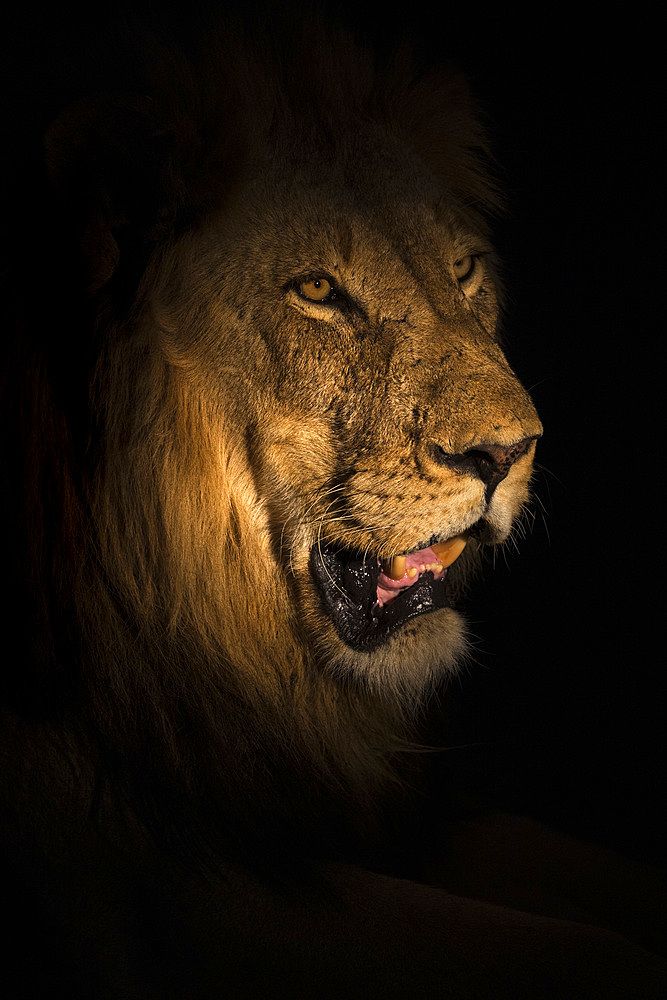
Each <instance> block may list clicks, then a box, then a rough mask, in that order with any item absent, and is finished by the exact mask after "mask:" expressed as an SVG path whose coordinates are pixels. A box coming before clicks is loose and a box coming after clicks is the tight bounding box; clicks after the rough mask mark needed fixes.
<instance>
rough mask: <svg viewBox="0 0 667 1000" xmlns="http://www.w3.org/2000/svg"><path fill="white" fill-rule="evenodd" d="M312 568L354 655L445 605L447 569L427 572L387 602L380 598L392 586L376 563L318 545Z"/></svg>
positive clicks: (327, 607) (341, 635) (326, 605)
mask: <svg viewBox="0 0 667 1000" xmlns="http://www.w3.org/2000/svg"><path fill="white" fill-rule="evenodd" d="M310 565H311V572H312V574H313V578H314V580H315V582H316V584H317V587H318V590H319V593H320V597H321V600H322V605H323V610H324V611H325V613H326V615H327V617H328V618H330V620H331V622H332V623H333V625H334V628H335V629H336V632H337V633H338V636H339V638H340V639H342V640H343V642H345V643H346V644H347V645H348V646H350V647H351V648H352V649H355V650H359V651H366V652H370V651H371V650H373V649H375V648H377V647H378V646H380V645H382V644H383V643H385V642H386V641H387V640H388V639H389V638H390V637H391V636H392V635H393V634H394V633H395V632H396V631H397V630H398V629H399V628H400V627H401V626H402V625H404V624H405V623H406V622H408V621H410V620H411V619H412V618H416V617H417V616H419V615H423V614H426V613H428V612H429V611H435V610H437V609H438V608H443V607H445V606H446V605H447V600H446V587H445V577H446V576H447V570H445V569H443V570H441V571H440V572H438V571H436V572H435V573H434V572H433V571H432V570H425V571H424V572H423V573H420V574H419V576H418V577H417V578H416V579H415V582H414V583H411V584H410V585H409V586H406V585H403V586H402V587H396V588H395V591H394V590H393V589H392V591H391V593H389V591H387V597H388V600H387V601H384V602H383V601H378V596H379V595H380V594H382V593H383V588H384V587H387V585H388V583H389V581H388V580H387V579H386V578H384V576H383V575H382V574H381V567H380V564H379V562H378V560H377V559H374V558H372V557H371V558H368V557H364V556H363V554H361V553H356V552H350V551H349V550H344V549H337V548H335V547H334V546H326V545H316V546H314V547H313V549H312V551H311V556H310ZM379 578H380V586H378V580H379Z"/></svg>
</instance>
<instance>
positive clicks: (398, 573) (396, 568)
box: [382, 556, 405, 580]
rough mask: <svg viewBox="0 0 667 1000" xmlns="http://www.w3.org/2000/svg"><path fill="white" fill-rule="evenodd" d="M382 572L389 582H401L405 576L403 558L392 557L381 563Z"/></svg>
mask: <svg viewBox="0 0 667 1000" xmlns="http://www.w3.org/2000/svg"><path fill="white" fill-rule="evenodd" d="M382 572H383V573H384V575H385V576H388V577H389V578H390V579H391V580H402V579H403V577H404V576H405V556H394V557H393V558H392V559H384V560H383V561H382Z"/></svg>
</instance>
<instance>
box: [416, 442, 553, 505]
mask: <svg viewBox="0 0 667 1000" xmlns="http://www.w3.org/2000/svg"><path fill="white" fill-rule="evenodd" d="M539 436H540V435H539V434H532V435H531V436H530V437H524V438H521V440H520V441H516V442H514V443H513V444H509V445H504V444H496V443H488V442H486V441H483V442H479V443H476V444H475V446H474V447H473V448H467V449H466V450H465V451H462V452H456V453H454V452H448V451H446V450H445V449H444V448H443V447H441V445H439V444H431V446H430V449H429V451H430V457H431V459H432V460H433V461H434V462H435V463H436V465H444V466H447V467H448V468H450V469H452V470H453V471H455V472H461V473H468V474H469V475H473V476H477V477H478V478H479V479H481V480H482V482H483V483H484V485H485V486H486V495H487V500H488V499H490V498H491V495H492V493H493V491H494V490H495V488H496V486H497V485H498V483H501V482H502V481H503V479H504V478H505V476H506V475H507V473H508V472H509V471H510V469H511V468H512V466H513V465H514V463H515V462H516V461H517V460H518V459H519V458H521V456H522V455H525V454H526V452H527V451H528V449H529V448H530V446H531V444H532V443H533V441H536V440H537V438H538V437H539Z"/></svg>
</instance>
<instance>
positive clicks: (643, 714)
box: [406, 5, 667, 863]
mask: <svg viewBox="0 0 667 1000" xmlns="http://www.w3.org/2000/svg"><path fill="white" fill-rule="evenodd" d="M624 9H625V13H624V14H623V15H621V14H620V13H619V14H618V15H614V14H613V12H612V13H611V14H609V13H608V12H606V13H605V14H604V16H601V17H596V18H595V19H594V20H592V19H591V10H592V8H589V9H587V8H586V6H585V5H581V6H580V7H579V8H578V9H577V10H572V11H570V12H568V11H567V9H566V8H562V7H561V8H559V9H558V11H556V10H554V9H552V8H550V7H549V5H547V6H546V7H542V6H540V7H539V8H537V7H536V8H535V10H536V11H538V10H539V13H536V14H535V15H534V16H532V17H531V16H529V11H530V10H531V8H529V7H527V6H525V5H521V6H520V11H522V12H523V14H520V13H519V12H518V11H517V12H514V11H512V10H511V9H510V10H509V12H508V10H507V9H506V8H505V9H503V7H502V6H501V5H498V6H497V7H495V8H488V7H487V8H480V7H474V6H471V7H468V8H467V9H466V10H460V9H458V10H457V11H456V12H455V13H453V14H452V12H451V11H450V12H449V13H447V14H446V13H445V10H446V8H444V7H442V6H441V7H436V8H432V10H431V13H430V14H426V13H425V11H420V10H419V8H418V7H417V8H415V7H414V5H411V10H414V12H415V13H414V18H413V19H411V27H409V28H407V29H406V30H408V31H410V32H412V33H413V34H414V36H415V38H416V40H417V44H418V46H420V47H421V48H422V50H423V51H424V52H427V53H428V54H429V55H434V54H435V53H438V52H442V53H443V54H444V55H451V57H453V59H454V60H455V61H456V62H458V63H459V65H461V67H462V68H464V69H465V70H466V71H467V73H468V76H469V78H470V81H471V85H472V88H473V91H474V92H475V94H476V95H477V96H478V98H479V99H480V100H481V102H482V105H483V107H484V110H485V113H486V117H487V120H488V123H489V128H490V131H491V134H492V138H493V146H494V150H495V152H496V154H497V157H498V160H499V163H500V166H501V171H502V172H501V177H502V180H503V183H504V186H505V189H506V191H507V193H508V201H509V211H508V213H507V215H506V217H505V218H503V219H502V220H501V221H500V222H499V223H498V225H497V226H496V227H495V230H496V244H497V246H498V248H499V250H500V252H501V255H502V257H503V258H504V260H505V263H506V266H507V271H506V277H507V285H508V292H509V308H508V311H507V317H506V322H505V333H506V343H507V353H508V356H509V358H510V361H511V363H512V364H513V367H514V368H515V369H516V370H517V372H518V373H519V375H520V376H521V378H522V380H523V381H524V383H525V384H526V385H527V386H528V387H529V388H530V389H531V393H532V395H533V398H534V400H535V403H536V405H537V408H538V410H539V412H540V415H541V417H542V419H543V423H544V425H545V435H544V439H543V441H542V442H541V443H540V445H539V447H538V469H537V473H536V477H535V484H534V485H535V493H536V501H535V503H534V513H535V520H534V525H533V528H532V531H531V532H530V533H529V535H528V537H527V538H525V539H524V540H520V542H519V551H518V552H516V551H514V550H512V549H511V548H508V549H507V550H506V559H505V558H503V557H500V558H498V559H497V560H496V565H495V568H492V569H491V568H490V569H489V571H487V573H486V576H485V579H484V581H483V583H482V584H480V585H478V586H477V587H476V589H475V592H474V594H473V596H472V599H471V601H470V604H469V615H470V619H471V622H472V628H473V632H474V634H475V635H476V637H477V645H476V649H475V662H474V663H473V664H472V665H471V666H470V667H469V669H467V670H466V672H465V673H464V675H463V677H462V680H461V683H460V685H456V688H457V690H456V691H455V701H456V713H455V725H454V726H453V728H452V742H453V743H454V744H457V745H459V746H460V747H461V749H459V750H452V751H451V753H450V755H449V757H450V766H452V767H454V768H455V769H457V768H458V769H460V770H461V772H462V773H465V774H467V775H468V776H469V777H470V778H471V780H472V782H473V784H476V785H477V786H478V787H479V788H481V789H484V790H486V791H489V792H490V793H491V794H492V796H493V797H495V798H497V799H498V800H499V801H500V802H501V803H503V804H507V805H509V806H511V807H513V808H518V809H523V810H525V811H528V812H532V813H534V814H536V815H539V816H542V817H544V818H545V819H547V820H549V821H551V822H552V823H554V824H556V825H558V826H560V827H562V828H565V829H568V830H571V831H573V832H575V833H577V834H578V835H580V836H584V837H590V838H592V839H594V840H597V841H599V842H602V843H606V844H608V845H610V846H613V847H616V848H619V849H621V850H623V851H624V852H626V853H629V854H631V855H635V856H637V857H640V858H644V859H646V860H650V861H652V862H654V863H656V862H657V863H664V860H665V846H666V844H667V837H666V833H667V829H666V824H665V806H664V791H665V757H666V755H665V750H666V746H665V738H664V728H665V726H664V716H665V698H664V682H663V673H664V664H665V655H664V648H663V641H662V632H663V629H664V621H665V616H664V613H663V610H662V609H663V597H662V595H663V592H664V585H663V580H662V560H661V558H660V554H661V549H662V545H661V542H662V535H663V529H662V520H663V518H662V512H661V507H662V494H663V480H664V475H663V471H662V462H661V451H662V441H663V422H662V419H661V418H662V412H663V405H664V404H663V401H664V398H665V391H664V379H663V362H662V360H661V357H662V353H663V351H662V339H663V338H662V333H661V326H662V322H663V320H662V297H663V296H662V286H663V281H664V279H663V273H664V268H663V260H662V237H661V236H660V235H659V227H660V226H661V223H662V199H661V196H660V193H659V189H658V162H657V152H658V148H659V143H660V141H661V140H660V135H661V132H662V131H663V127H662V125H661V122H662V119H663V114H664V112H663V108H662V107H661V105H660V103H659V98H658V96H657V95H658V94H659V89H658V72H659V67H660V61H659V59H656V58H655V56H654V53H653V46H652V38H653V37H654V36H655V34H656V32H657V31H658V27H657V24H656V23H655V22H654V21H653V20H652V19H650V18H649V17H647V16H646V15H645V14H643V13H642V11H641V9H640V8H633V9H632V16H630V15H629V14H628V10H629V8H624ZM448 24H449V25H453V27H452V28H448ZM452 762H453V763H452Z"/></svg>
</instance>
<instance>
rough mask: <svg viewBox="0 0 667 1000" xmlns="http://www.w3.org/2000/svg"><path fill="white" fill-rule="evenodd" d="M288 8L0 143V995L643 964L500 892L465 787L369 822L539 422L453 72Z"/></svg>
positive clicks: (476, 999)
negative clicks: (510, 331)
mask: <svg viewBox="0 0 667 1000" xmlns="http://www.w3.org/2000/svg"><path fill="white" fill-rule="evenodd" d="M311 28H312V26H311V25H310V24H306V25H304V26H303V31H302V32H300V31H299V30H296V29H294V30H291V31H289V32H287V33H283V34H280V33H272V32H270V31H267V32H266V34H261V35H260V36H259V37H256V36H255V34H253V32H252V31H248V32H243V31H241V30H239V29H235V30H231V29H228V30H222V31H220V32H218V33H216V34H215V35H213V34H206V36H205V37H204V38H203V42H204V43H205V44H203V46H202V52H201V53H199V55H197V53H194V54H193V52H192V51H191V49H190V48H188V46H187V45H184V46H183V50H182V51H181V50H179V49H178V47H177V46H174V45H170V46H162V45H161V44H158V43H151V46H150V51H151V53H152V55H151V59H149V60H147V63H148V68H147V69H146V72H145V74H143V75H142V77H141V80H140V85H139V84H138V83H137V81H136V79H135V80H133V81H132V82H133V85H134V86H133V87H130V86H129V85H128V84H127V81H121V83H120V84H119V81H118V79H116V78H115V77H114V78H112V80H111V84H110V86H109V87H108V89H107V90H105V91H99V90H98V89H95V88H92V87H91V89H90V90H89V91H88V90H85V89H84V90H83V92H80V93H77V94H74V95H73V94H71V93H69V92H68V95H67V97H68V100H67V102H66V103H65V104H63V105H62V106H56V104H57V102H56V99H55V96H54V95H53V94H52V93H49V95H48V101H47V102H46V104H48V110H49V114H48V119H47V117H45V118H44V127H43V129H42V134H43V140H42V144H41V150H42V151H41V153H40V155H39V157H37V156H36V155H35V156H33V158H32V159H30V162H29V167H28V168H25V169H24V166H23V164H22V163H20V168H21V169H20V171H17V172H16V179H15V183H18V182H19V180H18V179H19V174H20V176H21V180H22V182H23V183H24V184H25V185H26V187H27V186H28V185H30V186H31V198H30V201H29V202H26V201H25V200H24V201H21V200H20V199H18V200H17V199H12V204H11V205H8V208H7V213H8V216H7V218H9V216H10V214H11V212H12V211H14V212H16V214H17V223H16V227H15V229H14V231H13V237H12V238H13V240H14V243H13V244H8V243H5V247H8V246H10V245H11V246H12V250H11V253H10V254H8V255H7V257H8V259H7V262H6V266H5V267H4V269H3V270H4V274H3V285H4V289H5V302H6V303H11V305H9V306H8V309H7V315H8V316H9V317H11V322H10V324H9V327H10V329H9V333H8V336H7V342H6V350H5V354H6V364H5V373H6V374H5V375H4V377H3V407H4V411H3V412H4V416H5V420H4V421H3V426H4V428H5V429H6V430H8V434H7V440H6V446H5V455H6V457H7V462H8V467H9V468H10V469H11V476H10V477H8V481H7V486H8V488H7V489H6V490H5V491H4V496H3V504H4V506H3V513H4V517H5V523H7V524H8V525H11V526H12V527H10V530H9V532H8V534H9V536H10V537H9V546H10V563H9V567H10V572H9V574H8V580H9V581H10V587H9V588H8V593H7V595H6V598H5V601H4V610H5V633H6V635H7V637H8V639H9V638H11V637H14V638H17V637H19V638H20V642H19V643H18V644H17V648H18V650H19V652H18V653H17V654H16V658H15V661H14V662H13V664H12V665H10V669H9V670H8V671H7V676H6V678H5V682H4V686H3V737H2V752H3V774H4V776H5V778H4V790H3V798H2V801H3V812H2V815H3V820H2V836H3V846H4V858H5V868H6V882H7V884H8V885H9V886H10V887H11V888H12V895H11V897H10V898H11V900H12V901H13V902H12V906H13V914H14V919H13V925H14V926H13V929H12V932H11V935H10V948H9V949H8V955H7V959H6V961H5V963H4V964H3V969H4V970H5V971H3V976H5V977H6V985H7V991H6V994H5V995H11V996H14V995H16V996H22V995H26V996H42V995H47V994H48V995H52V991H53V985H54V984H55V983H57V984H59V985H60V986H61V987H63V988H65V990H66V992H67V994H68V995H69V996H71V997H86V998H87V1000H90V998H94V997H100V998H101V997H114V998H115V997H120V996H132V997H135V996H136V997H142V998H151V997H155V998H158V997H159V998H160V1000H163V998H171V997H173V998H181V997H186V996H187V997H189V998H191V997H196V998H209V997H214V996H215V997H218V996H220V995H228V996H234V997H243V998H252V997H267V996H270V997H297V996H299V997H302V996H306V997H313V998H316V997H317V998H328V997H331V998H333V997H339V996H341V995H348V996H351V997H359V998H361V997H364V998H367V997H396V998H411V997H415V996H424V997H433V998H435V997H441V996H445V995H447V996H453V997H456V998H457V1000H459V998H460V1000H486V998H489V1000H490V998H493V1000H499V998H503V997H507V998H510V997H511V998H513V1000H516V998H523V997H525V998H526V1000H528V998H531V1000H532V998H535V997H541V996H549V997H558V998H561V997H562V998H565V997H567V998H572V997H590V996H593V995H598V994H600V995H602V994H604V996H605V997H610V998H611V997H618V998H625V997H627V996H629V995H634V996H645V997H653V996H655V997H656V998H657V997H658V996H662V995H663V993H664V986H665V966H664V964H663V963H662V961H661V959H659V958H658V957H657V955H656V952H657V950H658V948H657V945H656V944H655V942H654V941H652V940H649V939H648V938H647V936H646V933H647V932H645V931H644V930H638V929H636V928H635V927H634V926H633V925H632V924H631V921H630V920H629V918H627V915H626V914H621V915H620V916H619V915H618V914H616V916H615V917H614V916H611V915H610V912H611V911H610V909H609V906H607V909H606V910H605V909H604V906H603V907H602V910H603V911H604V912H602V913H599V912H598V913H596V914H595V915H594V916H593V917H591V915H590V912H589V911H588V910H586V909H585V908H584V906H583V904H582V903H581V901H580V900H579V901H577V900H576V899H575V900H574V902H573V901H570V902H569V903H568V904H567V905H564V904H563V903H562V902H559V901H558V899H557V897H559V895H560V889H561V882H562V879H563V878H564V877H567V876H564V875H563V873H562V871H561V869H558V870H557V871H556V873H555V874H553V873H552V875H551V876H549V875H548V874H545V871H543V870H542V869H541V868H540V866H539V865H538V866H537V868H536V870H534V871H532V872H531V874H530V876H529V879H530V880H531V884H530V887H529V891H528V892H527V894H526V893H523V894H522V892H520V891H518V890H515V891H510V890H509V889H508V887H507V886H505V887H504V888H503V891H502V893H501V892H500V890H499V889H498V887H497V885H496V882H497V880H498V878H497V877H498V873H499V872H503V873H504V872H506V871H507V870H508V868H509V867H511V866H512V865H513V864H515V862H514V861H511V860H508V858H507V857H506V856H505V855H503V856H502V858H496V856H495V854H494V851H497V850H499V847H498V844H499V841H498V839H497V838H495V837H493V838H492V840H493V850H491V851H489V849H488V844H487V845H486V847H484V849H483V850H482V851H481V852H479V853H478V854H477V855H475V853H474V845H475V844H476V843H478V842H479V840H480V835H478V834H476V833H475V829H476V826H475V824H474V823H472V825H470V824H469V825H468V827H467V828H466V831H465V836H464V837H463V838H462V839H457V836H456V834H455V833H450V834H445V832H444V830H443V831H442V832H441V833H440V834H439V835H438V836H436V843H437V844H438V846H439V848H440V854H441V856H440V858H439V865H440V867H439V868H437V866H434V867H433V868H432V869H431V875H430V876H429V875H427V873H426V870H425V869H423V870H422V868H420V864H419V862H418V859H417V847H416V846H414V847H413V848H408V854H410V853H411V852H412V853H413V854H414V856H411V861H410V868H411V871H410V872H409V873H408V874H409V877H408V876H407V875H406V872H405V871H404V870H400V871H399V872H398V876H397V874H396V872H395V871H392V870H390V869H391V864H390V863H389V862H387V863H384V862H383V861H379V860H378V855H375V854H373V847H372V846H369V845H372V844H374V843H376V842H377V843H383V839H382V835H383V834H384V835H385V840H387V841H391V839H392V836H393V826H392V823H393V819H392V817H396V816H398V815H399V813H400V808H399V806H400V805H402V804H403V803H404V802H407V803H408V807H407V813H408V816H409V814H410V809H412V808H414V806H413V805H410V803H411V799H410V785H411V782H412V781H413V777H414V776H413V773H412V768H413V763H412V761H413V759H414V758H415V756H418V732H419V719H420V717H421V715H422V714H423V713H424V711H425V707H426V706H427V705H428V702H429V699H430V698H431V697H432V696H433V695H434V694H435V693H437V692H438V691H440V690H441V689H442V687H443V685H446V683H447V680H448V678H451V677H453V676H455V674H456V671H457V669H458V665H459V664H460V662H461V661H462V659H463V658H465V656H466V648H467V643H466V630H465V625H464V619H463V617H462V613H461V610H460V607H459V604H460V601H461V599H462V598H463V596H464V595H465V591H466V581H467V580H468V579H470V577H471V574H473V573H474V572H475V571H476V569H477V567H478V566H479V564H480V562H481V559H482V554H483V552H484V551H485V550H486V549H487V548H488V547H491V546H497V545H499V544H501V543H503V542H504V541H505V540H506V539H507V538H508V537H509V536H510V534H511V532H512V530H513V527H514V526H515V525H516V524H517V521H518V520H519V518H520V517H521V512H522V511H523V510H524V509H525V508H526V505H527V503H528V500H529V484H530V480H531V473H532V468H533V458H534V454H535V449H536V446H537V442H538V440H539V438H540V436H541V435H542V425H541V423H540V420H539V417H538V415H537V413H536V410H535V407H534V405H533V402H532V400H531V398H530V395H529V393H528V392H527V391H526V389H525V388H524V387H523V385H522V384H521V382H520V381H519V379H518V377H517V376H516V374H515V373H514V372H513V370H512V369H511V367H510V365H509V363H508V361H507V359H506V356H505V354H504V352H503V345H502V338H501V334H500V326H501V324H500V315H501V312H502V309H503V305H502V290H501V282H500V271H499V265H498V262H497V260H496V256H495V253H494V250H493V247H492V243H491V239H490V229H489V218H491V217H492V216H493V213H494V212H495V211H497V209H498V208H499V205H500V197H499V194H498V192H497V190H496V186H495V184H494V182H493V181H492V179H491V176H490V171H489V167H488V164H489V150H488V145H487V140H486V137H485V134H484V131H483V129H482V127H481V125H480V120H479V115H478V113H477V111H476V109H475V105H474V102H473V100H472V98H471V96H470V93H469V90H468V88H467V85H466V83H465V82H464V80H463V79H462V78H461V77H460V76H459V75H458V74H457V73H456V72H454V71H452V70H450V69H447V68H435V69H432V70H428V71H426V72H424V73H423V74H422V75H420V76H418V75H415V73H414V71H413V69H412V68H411V65H410V64H409V63H408V62H406V60H405V58H404V57H403V56H402V55H399V56H397V57H396V58H395V59H394V60H393V61H391V62H389V63H386V64H383V63H377V62H375V61H374V60H373V58H372V56H371V55H370V54H369V53H368V52H366V51H365V50H363V49H362V48H360V47H359V45H358V44H357V43H356V42H355V41H354V40H353V38H352V37H351V36H350V35H349V34H347V33H346V32H345V31H342V30H341V31H338V30H334V29H333V28H332V27H331V26H330V25H328V26H327V31H326V32H320V33H318V32H313V31H312V30H311ZM119 72H120V70H119V69H118V63H117V60H116V59H115V57H114V73H119ZM70 89H71V88H70ZM28 152H29V153H30V154H31V156H32V155H33V147H32V145H30V144H29V147H28ZM13 190H17V189H16V188H14V189H13ZM28 210H29V213H30V214H29V219H28V220H27V221H26V218H25V212H26V211H28ZM36 276H38V279H39V292H36V291H35V288H34V282H35V277H36ZM406 761H408V763H407V764H406ZM414 780H416V779H414ZM394 803H397V804H396V805H395V806H394V805H393V804H394ZM394 809H395V810H396V811H395V812H394V811H393V810H394ZM517 823H518V827H517V829H518V830H519V831H520V832H521V831H523V835H525V828H524V827H523V826H522V825H521V821H517ZM396 826H397V827H400V830H399V833H397V834H396V835H397V836H399V834H400V832H401V830H402V827H401V823H400V822H399V821H397V823H396ZM408 829H410V826H409V823H408ZM483 829H487V828H486V827H483ZM512 829H514V828H512ZM531 830H532V828H531ZM529 835H531V836H532V833H530V832H529ZM536 836H538V837H541V836H542V835H541V834H539V835H536ZM481 839H482V840H483V839H484V835H483V834H482V835H481ZM414 843H415V845H416V843H417V841H416V840H415V842H414ZM466 843H467V844H469V845H473V847H472V848H471V851H472V853H470V852H469V853H468V854H467V855H466V853H465V847H464V846H462V845H465V844H466ZM560 846H561V841H557V848H556V853H557V852H558V851H559V850H560ZM462 852H463V854H462ZM382 857H384V855H382ZM462 857H463V859H464V860H462V861H461V858H462ZM571 857H572V858H574V859H575V860H574V861H573V862H572V861H571V862H570V864H571V865H574V866H575V868H576V870H577V873H578V878H580V879H581V881H582V883H583V882H585V881H586V877H587V875H588V880H589V884H591V883H592V884H597V883H598V882H599V881H600V879H601V877H602V876H601V872H602V873H604V874H605V877H607V875H608V873H609V872H610V871H612V869H613V870H614V871H615V870H616V868H615V867H614V866H615V865H616V862H615V861H612V860H610V859H609V858H608V857H606V856H605V858H604V859H603V860H602V861H600V860H599V859H598V860H592V859H591V858H590V857H589V855H588V854H587V853H586V852H583V851H582V852H579V853H577V851H576V850H574V849H573V851H572V854H571ZM471 858H472V860H471ZM489 858H492V859H493V860H492V861H491V862H488V859H489ZM484 859H487V863H489V866H490V868H491V871H490V872H489V883H488V884H487V886H486V887H482V888H479V886H477V885H476V884H474V885H473V883H474V882H475V878H477V877H478V876H479V873H480V871H482V869H483V865H484ZM570 870H571V869H567V871H570ZM466 871H471V872H472V874H473V876H474V877H473V878H472V882H470V881H466V875H465V873H466ZM591 873H592V874H591ZM494 878H495V881H494ZM471 885H473V888H472V889H471V888H470V887H471ZM536 887H537V888H536ZM469 890H470V893H469ZM620 892H621V890H620V889H619V888H618V886H617V884H616V883H614V890H613V895H614V896H615V895H616V894H617V893H620ZM650 892H651V888H650V884H649V883H647V887H646V898H647V899H648V898H649V896H650ZM549 893H551V895H550V896H549ZM625 893H626V897H628V898H630V896H631V894H632V891H631V889H626V890H625ZM536 896H537V898H539V899H540V902H539V903H536V901H535V897H536ZM547 896H549V900H550V901H549V902H546V899H547ZM575 896H576V892H575ZM554 898H556V902H554ZM619 898H620V897H619ZM12 976H14V977H15V978H12Z"/></svg>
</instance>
